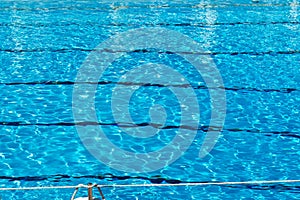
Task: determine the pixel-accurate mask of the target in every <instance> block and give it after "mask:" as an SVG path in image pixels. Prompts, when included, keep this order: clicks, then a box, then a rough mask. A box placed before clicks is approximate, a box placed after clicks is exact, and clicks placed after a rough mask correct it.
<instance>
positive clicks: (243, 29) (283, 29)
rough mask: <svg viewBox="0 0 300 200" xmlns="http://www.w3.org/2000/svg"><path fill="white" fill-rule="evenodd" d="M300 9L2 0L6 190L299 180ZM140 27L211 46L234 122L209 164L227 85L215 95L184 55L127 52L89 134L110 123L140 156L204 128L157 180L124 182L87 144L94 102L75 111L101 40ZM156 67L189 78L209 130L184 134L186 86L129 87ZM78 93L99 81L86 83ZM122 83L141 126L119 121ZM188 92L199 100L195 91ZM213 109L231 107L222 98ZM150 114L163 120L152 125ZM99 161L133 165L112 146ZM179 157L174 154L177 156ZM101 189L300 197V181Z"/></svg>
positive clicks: (109, 76)
mask: <svg viewBox="0 0 300 200" xmlns="http://www.w3.org/2000/svg"><path fill="white" fill-rule="evenodd" d="M299 13H300V2H299V0H284V1H278V0H260V1H258V2H253V1H250V0H230V1H229V0H222V1H221V0H215V1H212V0H200V1H194V0H191V1H179V0H176V1H166V0H161V1H154V2H151V1H150V0H149V1H146V0H143V1H125V2H123V3H122V2H121V1H106V0H104V1H88V0H81V1H76V2H73V1H70V0H67V1H53V0H46V1H38V0H32V1H27V0H23V1H16V2H15V1H11V0H7V1H1V4H0V30H1V32H0V39H1V43H0V58H1V68H0V97H1V103H0V105H1V107H0V113H1V115H0V144H1V146H0V159H1V162H0V187H1V188H2V187H27V186H50V185H53V186H60V185H77V184H79V183H83V184H87V183H88V182H93V183H99V184H138V183H186V182H211V181H249V180H279V179H300V165H299V161H300V145H299V139H300V134H299V130H300V123H299V121H300V115H299V112H300V104H299V101H300V67H299V66H300V15H299ZM137 28H149V29H150V28H165V29H168V30H172V31H176V32H178V33H180V34H183V35H185V36H187V37H189V38H191V39H193V40H194V41H196V42H197V43H198V44H199V45H200V46H201V48H202V50H203V52H201V53H200V55H199V56H200V57H201V56H202V57H201V58H204V57H210V58H212V60H213V62H214V65H215V66H216V67H217V69H218V71H219V73H220V75H221V77H222V81H223V87H220V88H221V89H224V90H225V94H226V99H225V101H226V118H225V121H224V126H223V129H222V131H221V134H220V137H219V139H218V141H217V143H216V145H215V146H214V148H213V149H212V151H210V152H209V154H208V155H207V156H205V157H203V158H199V151H200V147H201V145H202V144H203V141H204V138H205V133H206V132H207V131H208V129H209V128H208V127H209V125H212V124H210V123H211V121H212V120H211V118H210V117H211V114H212V112H213V110H212V107H213V106H212V105H213V103H212V102H211V100H210V97H211V93H210V92H211V90H214V89H216V88H214V89H211V88H209V87H208V85H207V82H206V81H205V75H207V74H199V73H198V72H197V70H196V69H195V68H194V66H193V65H192V64H191V63H190V62H188V61H187V60H185V59H184V58H182V57H180V56H179V55H178V54H177V53H176V52H175V53H174V52H173V53H172V52H166V51H162V50H161V49H155V48H149V49H141V50H138V51H129V52H127V54H124V55H122V56H121V57H119V58H117V59H116V60H114V61H113V62H112V64H111V65H110V66H109V67H107V68H106V70H105V71H104V72H103V74H102V76H101V77H100V78H99V80H98V83H99V84H98V85H96V91H95V93H94V94H95V98H94V100H95V109H94V110H95V114H96V116H97V118H98V121H96V122H95V123H97V124H95V123H92V122H91V121H89V120H88V119H89V115H90V114H91V113H85V115H84V116H83V118H82V120H81V121H83V122H85V123H86V124H85V125H82V126H81V127H87V128H88V130H90V131H91V134H92V132H96V128H98V127H99V126H100V127H102V130H103V132H105V133H106V136H107V138H108V139H109V140H110V141H111V142H112V144H113V145H115V146H118V147H120V148H121V149H123V150H126V151H128V152H135V153H147V152H155V151H157V150H159V149H161V148H163V147H164V146H165V145H167V144H169V143H170V142H172V140H173V139H174V138H175V137H176V134H177V133H178V131H179V128H180V126H182V127H183V128H184V130H185V132H186V133H190V132H193V131H195V129H196V133H197V134H195V138H194V140H193V141H192V143H191V145H190V146H189V147H188V148H187V150H186V151H185V152H183V155H181V156H179V158H178V159H177V160H174V162H172V163H170V164H169V165H168V166H165V167H164V168H161V169H157V170H155V171H147V172H141V173H134V172H128V171H125V172H124V171H120V170H118V169H116V168H114V167H113V166H108V164H107V163H103V162H100V161H99V160H98V159H97V158H96V157H94V156H93V155H92V154H91V151H89V150H90V149H89V148H86V146H87V145H86V144H87V142H88V141H84V140H81V139H82V138H80V137H81V135H80V134H79V133H78V130H80V127H79V129H78V126H77V127H76V122H77V120H76V119H74V118H75V117H74V111H75V112H80V111H81V110H82V108H83V107H84V103H85V102H83V104H81V105H82V106H81V105H80V106H78V105H77V106H78V107H76V106H75V107H74V104H73V103H74V84H75V82H76V81H77V80H78V79H77V78H78V72H79V70H80V69H82V66H84V63H85V62H86V60H87V57H88V56H89V55H91V53H92V51H93V50H94V49H97V48H98V47H97V46H98V45H99V44H101V43H102V42H104V41H107V40H109V38H111V37H114V36H116V35H117V34H120V33H125V32H126V31H130V30H134V29H137ZM134 39H136V38H133V40H134ZM137 40H138V41H140V42H142V41H143V38H141V39H140V40H139V39H137ZM166 41H167V38H166ZM126 42H127V41H126ZM130 42H132V41H131V40H129V41H128V43H129V44H130ZM143 42H147V41H143ZM179 42H180V41H179ZM129 46H130V45H129ZM184 48H185V46H180V47H178V49H184ZM184 50H185V54H187V55H194V54H196V53H199V52H193V51H192V50H191V49H189V48H186V49H184ZM110 54H113V52H111V51H109V50H108V51H107V55H110ZM203 56H204V57H203ZM100 59H102V58H100ZM147 63H159V64H162V65H166V66H169V67H171V68H173V69H176V71H177V72H178V73H180V74H181V75H182V76H183V77H184V78H185V79H186V80H187V81H188V83H189V86H191V88H192V91H193V94H195V95H196V99H197V101H198V102H199V105H198V106H199V113H198V114H199V119H200V122H199V124H198V126H197V127H195V126H191V124H189V123H187V124H182V123H183V121H182V118H181V114H182V112H181V110H180V108H181V107H180V106H181V105H180V103H179V102H178V98H177V96H176V95H174V94H173V93H172V90H170V89H168V87H167V85H171V86H172V85H173V86H174V85H175V87H174V88H176V87H177V86H176V84H177V85H178V84H179V85H180V84H181V83H177V82H173V81H171V82H170V83H168V84H166V85H162V84H158V82H156V81H151V80H154V79H152V78H150V79H149V80H150V81H149V82H147V84H146V85H143V84H144V83H142V84H139V83H137V82H134V81H132V82H122V81H120V80H122V78H124V75H125V76H126V73H127V72H128V71H131V70H133V69H134V68H137V67H138V66H141V65H142V66H143V65H144V64H147ZM97 66H98V64H97ZM97 66H96V68H97ZM97 69H98V68H97ZM143 69H145V70H144V71H142V73H139V74H138V75H140V76H141V77H142V78H147V76H148V77H151V76H153V73H151V70H150V69H147V68H143ZM156 69H160V68H156ZM160 73H161V76H164V77H165V78H163V79H164V80H166V81H168V80H173V79H172V78H173V77H172V74H171V75H170V73H169V71H168V70H167V71H163V70H157V74H160ZM92 74H93V73H92ZM214 75H215V74H214ZM214 75H212V76H214ZM138 77H139V76H136V77H135V78H138ZM209 77H210V76H209ZM147 80H148V79H147ZM75 85H76V84H75ZM78 85H79V86H82V85H84V86H85V85H93V84H92V83H89V81H88V80H87V81H86V83H82V84H78ZM94 85H95V84H94ZM117 86H121V87H123V88H124V89H130V88H135V91H134V92H133V94H132V96H131V98H130V102H129V104H128V109H129V113H130V115H131V117H132V120H130V119H129V118H128V116H126V115H125V114H124V113H123V112H120V113H118V112H115V113H114V112H113V111H112V107H114V106H112V104H111V103H112V102H111V99H112V95H113V94H112V91H115V89H114V88H116V87H117ZM178 88H180V89H181V92H182V93H183V94H184V97H186V98H187V101H186V103H189V102H190V100H189V97H191V95H192V93H190V92H188V91H189V90H188V87H185V86H182V87H178ZM220 88H219V89H220ZM118 94H119V95H120V93H117V95H118ZM121 96H122V95H121ZM83 97H84V95H83ZM75 98H77V97H75ZM213 101H215V102H216V105H219V104H220V101H219V99H213ZM118 102H119V103H120V102H122V98H120V99H119V101H118ZM155 104H159V105H160V107H155V108H156V109H157V110H158V111H159V112H158V114H157V115H158V117H153V116H154V115H155V112H156V111H157V110H154V111H153V110H152V111H153V112H152V111H151V109H152V108H153V106H154V105H155ZM117 105H119V104H117ZM193 106H195V105H188V106H187V107H184V108H187V109H188V108H192V109H193V108H194V107H193ZM116 107H117V106H116ZM162 107H163V108H164V110H163V109H161V108H162ZM117 108H118V107H117ZM224 108H225V105H224ZM149 110H150V111H149ZM195 110H196V114H197V112H198V109H195ZM83 111H84V110H83ZM160 111H164V112H163V114H162V113H161V112H160ZM116 113H117V114H118V120H115V116H114V114H116ZM153 113H154V114H153ZM75 116H76V115H75ZM151 116H152V119H155V120H157V122H156V121H153V122H152V124H151V123H150V121H151ZM189 117H195V118H197V116H189ZM160 120H162V121H160ZM189 120H190V121H192V119H191V118H189ZM189 120H188V121H187V122H189ZM150 125H151V126H150ZM213 125H214V124H213ZM145 127H150V129H149V130H154V131H157V134H154V135H153V136H151V137H145V138H137V137H132V136H131V135H129V134H127V131H128V130H131V131H135V130H142V129H140V128H145ZM76 128H77V129H76ZM216 128H219V127H216ZM147 130H148V129H147ZM147 133H148V132H147ZM155 133H156V132H155ZM96 136H99V135H96ZM92 139H94V140H95V139H97V138H96V137H94V138H92ZM105 145H106V144H104V146H105ZM101 150H102V151H101ZM96 152H97V153H98V152H99V153H102V154H104V155H107V157H109V159H111V160H114V159H115V160H116V159H119V160H120V159H121V160H122V159H124V160H125V157H123V158H117V157H115V155H114V154H112V152H103V149H97V151H96ZM171 158H172V155H171V154H170V157H168V158H166V160H167V159H171ZM145 162H150V161H147V160H146V161H145ZM133 168H135V167H134V161H133ZM72 192H73V190H72V189H64V190H60V189H55V190H39V191H17V192H11V191H1V192H0V199H38V198H43V199H57V200H58V199H70V197H71V194H72ZM103 192H104V194H105V196H106V199H299V198H300V184H296V183H295V184H292V183H290V184H283V183H282V184H265V185H235V186H232V185H224V186H195V187H159V188H156V187H149V188H146V187H142V188H104V189H103ZM84 194H85V193H84V191H82V192H81V193H80V195H84Z"/></svg>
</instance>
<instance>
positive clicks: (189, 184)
mask: <svg viewBox="0 0 300 200" xmlns="http://www.w3.org/2000/svg"><path fill="white" fill-rule="evenodd" d="M276 183H300V180H269V181H268V180H263V181H238V182H237V181H236V182H204V183H201V182H199V183H166V184H112V185H98V184H93V185H84V184H79V185H74V186H38V187H19V188H0V191H5V190H6V191H7V190H48V189H76V188H91V187H99V188H105V187H114V188H116V187H119V188H120V187H170V186H175V187H178V186H209V185H216V186H218V185H219V186H220V185H260V184H276Z"/></svg>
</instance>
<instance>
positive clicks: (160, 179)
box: [0, 173, 184, 184]
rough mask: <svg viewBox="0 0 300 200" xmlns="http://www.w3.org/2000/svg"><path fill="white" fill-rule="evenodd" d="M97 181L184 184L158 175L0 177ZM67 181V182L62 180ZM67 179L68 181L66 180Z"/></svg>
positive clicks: (12, 179)
mask: <svg viewBox="0 0 300 200" xmlns="http://www.w3.org/2000/svg"><path fill="white" fill-rule="evenodd" d="M87 178H88V179H99V180H107V179H108V180H110V181H122V180H130V179H140V180H147V181H150V182H151V183H156V184H157V183H171V184H178V183H184V182H182V181H180V180H177V179H168V178H163V177H161V176H159V175H157V176H152V177H144V176H115V175H113V174H109V173H107V174H103V175H85V176H70V175H66V174H57V175H49V176H19V177H11V176H0V179H4V180H8V181H28V182H29V181H51V182H60V181H71V180H70V179H87ZM64 179H67V180H64ZM68 179H69V180H68Z"/></svg>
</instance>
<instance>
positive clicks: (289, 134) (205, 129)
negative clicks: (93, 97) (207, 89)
mask: <svg viewBox="0 0 300 200" xmlns="http://www.w3.org/2000/svg"><path fill="white" fill-rule="evenodd" d="M0 126H118V127H122V128H136V127H145V126H151V127H154V128H157V129H162V130H166V129H186V130H197V131H203V132H208V131H223V132H224V131H228V132H248V133H261V134H266V135H267V136H271V135H273V134H275V135H281V136H287V137H294V138H297V139H300V135H298V132H291V131H261V130H259V129H241V128H223V127H216V126H199V127H193V126H188V125H167V126H163V125H162V124H154V123H146V122H144V123H140V124H132V123H101V122H90V121H86V122H76V123H75V122H59V123H25V122H0Z"/></svg>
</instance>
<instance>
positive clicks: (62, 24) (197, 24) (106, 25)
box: [0, 21, 300, 28]
mask: <svg viewBox="0 0 300 200" xmlns="http://www.w3.org/2000/svg"><path fill="white" fill-rule="evenodd" d="M299 24H300V21H270V22H262V21H260V22H250V21H249V22H247V21H241V22H215V23H205V22H200V23H199V22H197V23H164V22H162V23H155V24H154V23H149V22H148V23H147V22H146V23H142V24H133V23H103V24H90V23H81V24H79V23H74V22H68V23H66V22H64V23H57V24H54V23H35V24H29V23H3V22H2V23H0V26H3V27H20V28H28V27H31V28H34V27H36V28H39V27H43V28H46V27H68V26H81V27H82V26H85V27H87V26H93V27H137V26H141V25H142V26H144V27H157V26H166V27H207V26H236V25H246V26H248V25H264V26H266V25H299Z"/></svg>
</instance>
